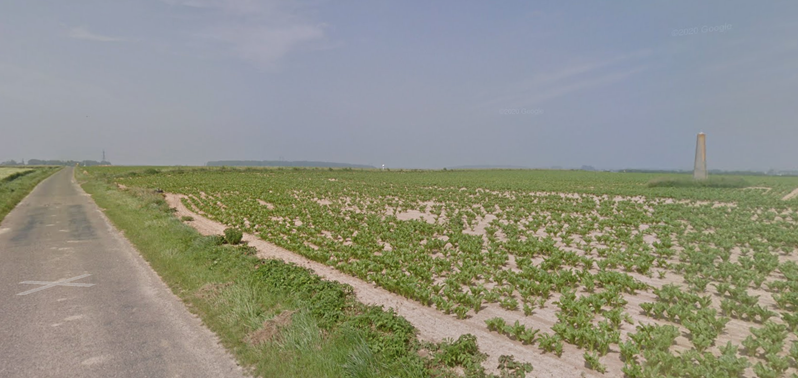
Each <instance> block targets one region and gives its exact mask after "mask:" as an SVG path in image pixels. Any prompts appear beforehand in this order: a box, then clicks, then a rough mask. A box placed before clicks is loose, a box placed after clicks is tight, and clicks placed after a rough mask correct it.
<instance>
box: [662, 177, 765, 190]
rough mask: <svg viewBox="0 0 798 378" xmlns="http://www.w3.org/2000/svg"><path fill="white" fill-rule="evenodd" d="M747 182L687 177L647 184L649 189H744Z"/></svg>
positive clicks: (664, 178) (730, 178) (736, 179)
mask: <svg viewBox="0 0 798 378" xmlns="http://www.w3.org/2000/svg"><path fill="white" fill-rule="evenodd" d="M749 186H751V184H749V183H748V181H745V180H744V179H742V178H739V177H710V178H708V179H706V180H695V179H693V178H688V177H659V178H655V179H653V180H651V181H649V182H648V187H649V188H731V189H736V188H746V187H749Z"/></svg>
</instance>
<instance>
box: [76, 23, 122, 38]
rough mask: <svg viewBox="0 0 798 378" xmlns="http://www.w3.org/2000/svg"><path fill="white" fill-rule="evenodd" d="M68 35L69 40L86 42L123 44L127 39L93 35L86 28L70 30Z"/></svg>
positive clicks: (80, 27)
mask: <svg viewBox="0 0 798 378" xmlns="http://www.w3.org/2000/svg"><path fill="white" fill-rule="evenodd" d="M67 35H68V36H69V38H74V39H82V40H85V41H96V42H121V41H125V39H123V38H117V37H109V36H107V35H101V34H97V33H92V32H90V31H89V29H88V28H87V27H85V26H78V27H74V28H72V29H70V30H69V33H68V34H67Z"/></svg>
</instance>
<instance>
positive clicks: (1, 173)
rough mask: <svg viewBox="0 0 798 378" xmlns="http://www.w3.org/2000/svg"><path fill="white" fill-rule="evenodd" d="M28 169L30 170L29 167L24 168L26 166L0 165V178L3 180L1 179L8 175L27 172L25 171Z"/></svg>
mask: <svg viewBox="0 0 798 378" xmlns="http://www.w3.org/2000/svg"><path fill="white" fill-rule="evenodd" d="M30 170H31V169H26V168H6V167H0V180H3V179H5V178H6V177H8V176H11V175H13V174H15V173H21V172H27V171H30Z"/></svg>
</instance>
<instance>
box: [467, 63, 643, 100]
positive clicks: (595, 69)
mask: <svg viewBox="0 0 798 378" xmlns="http://www.w3.org/2000/svg"><path fill="white" fill-rule="evenodd" d="M652 54H653V51H652V50H650V49H645V50H640V51H635V52H631V53H626V54H622V55H618V56H615V57H611V58H608V59H602V60H596V61H593V62H587V63H580V64H575V65H571V66H567V67H565V68H561V69H558V70H556V71H551V72H544V73H541V74H537V75H534V76H533V77H532V79H530V80H527V81H524V82H522V83H519V84H516V85H513V86H511V87H510V88H506V89H505V93H509V94H505V95H502V96H497V97H494V98H493V99H491V100H488V101H486V102H484V103H483V104H482V106H483V107H495V106H498V105H502V107H507V106H509V107H512V106H526V105H532V104H534V103H535V102H540V101H544V100H548V99H552V98H555V97H560V96H564V95H566V94H568V93H571V92H577V91H580V90H583V89H588V88H591V87H595V86H600V85H605V84H609V83H612V82H614V81H618V80H622V79H624V78H626V77H627V76H630V75H632V74H634V73H637V72H640V71H643V70H644V69H645V68H639V67H638V68H631V69H628V70H626V71H620V72H618V71H617V70H615V71H616V72H611V73H600V71H606V70H608V69H609V70H612V69H613V67H614V66H617V65H621V64H624V63H626V62H629V61H632V60H638V59H642V58H646V57H649V56H651V55H652Z"/></svg>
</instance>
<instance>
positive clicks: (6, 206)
mask: <svg viewBox="0 0 798 378" xmlns="http://www.w3.org/2000/svg"><path fill="white" fill-rule="evenodd" d="M59 169H60V168H52V167H46V168H45V167H43V168H36V169H34V170H16V171H15V172H12V173H10V174H8V175H5V173H4V174H3V175H4V177H3V178H2V179H0V221H2V220H3V218H5V217H6V215H7V214H8V213H9V212H11V210H12V209H14V207H16V206H17V204H18V203H19V202H20V201H22V200H23V199H24V198H25V196H27V195H28V193H30V191H31V190H33V188H35V187H36V185H38V184H39V183H40V182H42V180H44V179H46V178H48V177H50V175H52V174H53V173H55V172H56V171H58V170H59Z"/></svg>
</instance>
